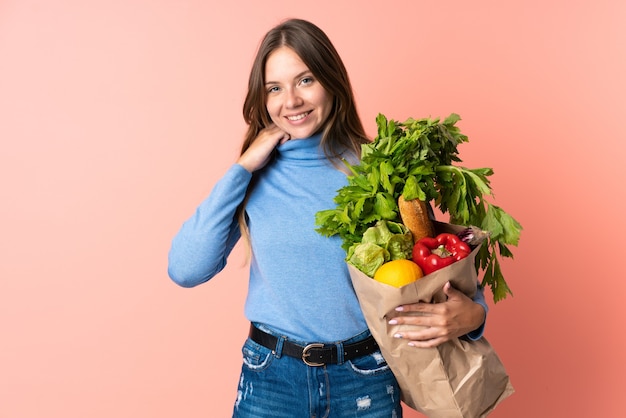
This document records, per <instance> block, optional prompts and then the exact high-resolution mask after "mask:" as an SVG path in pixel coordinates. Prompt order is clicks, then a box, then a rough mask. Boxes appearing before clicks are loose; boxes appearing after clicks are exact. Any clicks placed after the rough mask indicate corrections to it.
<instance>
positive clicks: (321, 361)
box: [250, 325, 378, 366]
mask: <svg viewBox="0 0 626 418" xmlns="http://www.w3.org/2000/svg"><path fill="white" fill-rule="evenodd" d="M250 338H251V339H252V341H254V342H256V343H258V344H261V345H262V346H263V347H266V348H269V349H270V350H275V349H276V343H277V342H278V338H277V337H275V336H274V335H272V334H268V333H267V332H265V331H261V330H260V329H258V328H257V327H255V326H254V325H252V326H251V327H250ZM377 350H378V344H377V343H376V340H374V337H372V336H371V335H370V336H369V337H368V338H366V339H364V340H363V341H359V342H356V343H350V344H343V360H344V361H347V360H352V359H354V358H357V357H361V356H364V355H366V354H371V353H373V352H375V351H377ZM282 353H283V354H286V355H288V356H290V357H295V358H299V359H301V360H302V361H303V362H304V363H305V364H307V365H309V366H323V365H325V364H337V362H338V360H339V356H338V353H337V346H336V345H334V344H322V343H312V344H308V345H306V346H301V345H298V344H294V343H292V342H290V341H288V340H284V341H283V349H282Z"/></svg>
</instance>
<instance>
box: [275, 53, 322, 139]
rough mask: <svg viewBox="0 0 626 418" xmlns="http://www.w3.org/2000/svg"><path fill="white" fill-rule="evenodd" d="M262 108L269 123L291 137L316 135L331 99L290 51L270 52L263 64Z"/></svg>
mask: <svg viewBox="0 0 626 418" xmlns="http://www.w3.org/2000/svg"><path fill="white" fill-rule="evenodd" d="M265 80H266V82H265V89H266V92H267V101H266V107H267V111H268V113H269V115H270V117H271V119H272V122H274V124H275V125H276V126H278V127H279V128H280V129H282V130H283V131H285V132H287V133H288V134H289V135H291V137H292V138H308V137H309V136H311V135H313V134H315V133H317V132H319V131H320V130H321V129H322V128H323V127H324V125H325V123H326V120H327V119H328V115H329V114H330V111H331V108H332V104H333V98H332V96H331V95H330V94H329V93H328V92H327V91H326V89H325V88H324V87H323V86H322V84H321V83H320V82H319V81H317V79H316V78H315V77H314V76H313V74H312V73H311V71H310V70H309V69H308V68H307V66H306V65H305V64H304V62H302V60H301V59H300V57H299V56H298V54H296V53H295V52H294V51H293V50H292V49H291V48H288V47H281V48H278V49H276V50H275V51H274V52H272V53H271V54H270V55H269V56H268V58H267V61H266V64H265Z"/></svg>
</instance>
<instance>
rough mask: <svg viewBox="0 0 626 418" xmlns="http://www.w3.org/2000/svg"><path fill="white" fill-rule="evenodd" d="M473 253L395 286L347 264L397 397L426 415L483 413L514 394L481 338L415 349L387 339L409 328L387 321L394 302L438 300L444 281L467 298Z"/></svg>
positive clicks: (445, 417) (450, 228)
mask: <svg viewBox="0 0 626 418" xmlns="http://www.w3.org/2000/svg"><path fill="white" fill-rule="evenodd" d="M437 229H438V230H439V231H440V232H442V231H443V230H446V231H447V232H454V231H457V230H458V227H456V226H454V225H448V224H441V223H437ZM477 252H478V249H475V250H474V251H473V252H472V254H471V255H470V256H469V257H466V258H464V259H463V260H460V261H457V262H455V263H454V264H452V265H450V266H449V267H446V268H444V269H441V270H437V271H435V272H433V273H431V274H429V275H427V276H425V277H423V278H421V279H419V280H418V281H416V282H414V283H410V284H408V285H406V286H403V287H401V288H396V287H393V286H389V285H386V284H383V283H379V282H377V281H375V280H374V279H372V278H370V277H368V276H367V275H365V274H364V273H362V272H361V271H359V270H358V269H356V268H355V267H353V266H351V265H348V268H349V270H350V276H351V278H352V283H353V285H354V289H355V291H356V293H357V296H358V298H359V302H360V304H361V309H362V310H363V313H364V315H365V319H366V321H367V324H368V326H369V328H370V331H371V332H372V335H373V336H374V338H375V339H376V341H377V342H378V344H379V345H380V348H381V352H382V354H383V356H384V357H385V360H387V363H388V364H389V367H390V368H391V370H392V371H393V373H394V375H395V376H396V379H397V380H398V383H399V385H400V389H401V392H402V401H403V402H404V403H406V404H407V405H408V406H410V407H411V408H413V409H415V410H417V411H419V412H421V413H423V414H425V415H426V416H428V417H430V418H480V417H485V416H487V414H488V413H489V412H491V411H492V410H493V409H494V408H495V407H496V405H497V404H499V403H500V402H501V401H502V400H504V399H505V398H506V397H508V396H510V395H511V394H512V393H513V392H514V389H513V386H512V385H511V382H510V380H509V376H508V374H507V372H506V370H505V368H504V365H503V364H502V362H501V361H500V359H499V358H498V355H497V354H496V352H495V351H494V349H493V348H492V346H491V345H490V344H489V342H488V341H487V340H486V339H485V338H484V337H483V338H481V339H480V340H478V341H469V340H466V339H456V340H454V341H448V342H446V343H443V344H441V345H439V346H438V347H436V348H426V349H425V348H415V347H411V346H409V345H407V341H406V340H402V339H398V338H394V337H393V335H394V334H396V333H397V332H401V331H402V330H404V329H407V328H414V326H408V325H389V324H388V321H389V320H390V319H391V318H393V317H394V316H397V312H396V311H395V308H396V307H398V306H399V305H403V304H408V303H414V302H418V301H422V302H440V301H444V300H445V298H446V297H445V294H444V293H443V286H444V284H445V283H446V282H447V281H450V283H451V284H452V286H454V287H455V288H457V289H459V290H461V291H462V292H464V293H465V294H467V295H468V296H470V297H472V296H473V295H474V293H475V292H476V284H477V274H476V269H475V267H474V259H475V257H476V253H477Z"/></svg>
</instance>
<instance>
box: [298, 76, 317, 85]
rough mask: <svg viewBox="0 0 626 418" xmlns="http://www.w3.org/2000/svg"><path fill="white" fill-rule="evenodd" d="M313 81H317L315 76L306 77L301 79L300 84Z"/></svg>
mask: <svg viewBox="0 0 626 418" xmlns="http://www.w3.org/2000/svg"><path fill="white" fill-rule="evenodd" d="M313 81H315V80H313V77H304V78H303V79H302V80H300V84H304V85H307V84H311V83H313Z"/></svg>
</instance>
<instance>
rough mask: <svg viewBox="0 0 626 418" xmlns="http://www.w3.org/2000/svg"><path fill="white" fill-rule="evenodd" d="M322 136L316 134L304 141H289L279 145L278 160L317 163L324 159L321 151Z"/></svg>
mask: <svg viewBox="0 0 626 418" xmlns="http://www.w3.org/2000/svg"><path fill="white" fill-rule="evenodd" d="M321 142H322V134H321V133H319V134H316V135H313V136H310V137H308V138H304V139H291V140H289V141H287V142H285V143H284V144H281V145H279V146H278V147H277V148H276V150H277V151H278V159H279V160H310V161H319V160H324V159H326V157H325V155H324V151H323V150H322V149H321V147H320V144H321Z"/></svg>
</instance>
